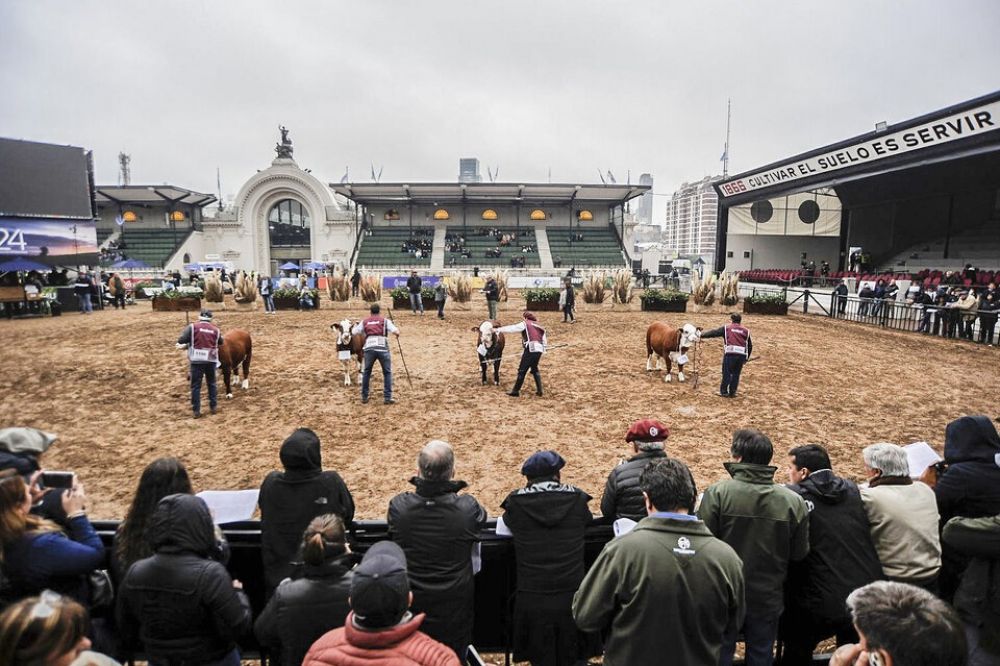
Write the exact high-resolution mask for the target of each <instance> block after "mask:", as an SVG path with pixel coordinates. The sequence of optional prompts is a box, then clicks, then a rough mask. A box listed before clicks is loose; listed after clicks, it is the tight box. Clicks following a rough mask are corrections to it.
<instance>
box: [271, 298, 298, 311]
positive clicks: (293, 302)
mask: <svg viewBox="0 0 1000 666" xmlns="http://www.w3.org/2000/svg"><path fill="white" fill-rule="evenodd" d="M274 309H275V310H298V309H299V299H297V298H275V299H274Z"/></svg>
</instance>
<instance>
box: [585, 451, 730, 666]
mask: <svg viewBox="0 0 1000 666" xmlns="http://www.w3.org/2000/svg"><path fill="white" fill-rule="evenodd" d="M639 487H640V488H641V490H642V493H643V497H644V500H645V504H646V511H647V513H648V515H647V517H646V518H643V519H642V520H641V521H639V524H638V525H636V526H635V529H633V530H632V531H631V532H629V533H628V534H625V535H624V536H621V537H618V538H616V539H614V540H613V541H611V542H610V543H608V544H607V545H606V546H605V547H604V550H602V551H601V554H600V555H598V557H597V560H596V561H595V562H594V564H593V566H592V567H591V568H590V571H588V572H587V576H586V577H585V578H584V579H583V583H581V585H580V589H579V590H578V591H577V593H576V595H575V596H574V598H573V617H574V618H575V619H576V624H577V626H578V627H580V629H582V630H583V631H605V632H606V636H607V638H606V644H605V652H604V664H606V666H643V665H646V664H650V665H652V664H662V663H665V662H667V661H669V662H671V663H677V664H715V663H718V662H719V661H720V655H721V656H724V654H723V652H724V650H725V649H727V647H726V645H725V638H724V637H725V636H726V635H728V634H729V633H730V632H732V633H734V634H735V631H736V629H737V628H738V627H739V626H740V625H741V624H742V623H743V616H744V610H745V605H744V577H743V567H742V564H741V563H740V558H739V557H738V556H737V555H736V553H735V552H734V551H733V549H732V548H731V547H730V546H729V545H727V544H726V543H724V542H722V541H720V540H719V539H716V538H715V537H713V536H712V533H711V532H710V531H709V530H708V527H707V526H706V525H705V524H704V523H703V522H701V521H700V520H698V519H697V518H696V517H695V516H694V515H692V513H693V511H694V504H695V496H696V494H697V490H696V488H695V484H694V479H693V478H692V476H691V472H690V470H688V468H687V466H686V465H685V464H684V463H682V462H681V461H679V460H676V459H673V458H668V459H663V460H655V461H653V462H652V463H650V464H649V465H647V466H646V468H645V469H644V470H643V472H642V476H641V477H640V479H639Z"/></svg>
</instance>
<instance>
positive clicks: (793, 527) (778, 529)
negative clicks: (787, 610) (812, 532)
mask: <svg viewBox="0 0 1000 666" xmlns="http://www.w3.org/2000/svg"><path fill="white" fill-rule="evenodd" d="M724 466H725V468H726V471H728V472H729V473H730V474H731V475H732V477H733V478H732V479H726V480H725V481H719V482H718V483H714V484H712V485H711V486H709V487H708V489H707V490H706V491H705V495H704V496H703V497H702V500H701V505H700V506H699V507H698V517H699V518H701V519H702V520H703V521H705V525H707V526H708V529H709V530H711V531H712V534H714V535H715V536H716V537H717V538H719V539H722V540H723V541H725V542H726V543H728V544H729V545H730V546H732V547H733V550H735V551H736V554H737V555H739V556H740V559H741V560H743V573H744V575H745V576H746V581H747V596H746V598H747V613H748V614H749V613H760V614H768V615H769V614H776V613H779V612H781V609H782V607H783V603H784V598H783V592H782V586H783V585H784V583H785V577H786V575H787V573H788V563H789V562H792V561H796V560H801V559H803V558H804V557H805V556H806V555H808V554H809V511H808V509H807V508H806V503H805V501H804V500H803V499H802V498H801V497H799V496H798V495H796V494H795V493H793V492H792V491H791V490H789V489H788V488H786V487H784V486H782V485H778V484H776V483H774V478H773V477H774V473H775V472H776V471H777V467H771V466H770V465H755V464H751V463H725V465H724Z"/></svg>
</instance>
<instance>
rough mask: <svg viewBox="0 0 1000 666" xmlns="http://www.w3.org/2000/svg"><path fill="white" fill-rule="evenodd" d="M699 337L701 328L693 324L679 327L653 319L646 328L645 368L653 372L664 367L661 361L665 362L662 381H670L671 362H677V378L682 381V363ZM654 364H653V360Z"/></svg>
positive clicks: (683, 363) (685, 360)
mask: <svg viewBox="0 0 1000 666" xmlns="http://www.w3.org/2000/svg"><path fill="white" fill-rule="evenodd" d="M700 338H701V329H700V328H695V326H694V325H693V324H684V326H683V327H681V328H674V327H673V326H668V325H667V324H664V323H663V322H660V321H654V322H653V323H652V324H650V325H649V328H647V329H646V370H647V371H648V372H653V371H655V370H661V369H664V368H663V366H662V365H661V362H664V361H665V362H666V371H667V372H666V374H664V375H663V381H665V382H669V381H670V372H671V365H672V363H676V364H677V380H678V381H681V382H682V381H684V379H685V377H684V365H685V364H686V363H687V361H688V357H687V352H688V349H690V348H691V346H692V345H694V344H696V343H697V342H698V340H699V339H700ZM654 359H655V360H656V364H655V365H654V364H653V360H654Z"/></svg>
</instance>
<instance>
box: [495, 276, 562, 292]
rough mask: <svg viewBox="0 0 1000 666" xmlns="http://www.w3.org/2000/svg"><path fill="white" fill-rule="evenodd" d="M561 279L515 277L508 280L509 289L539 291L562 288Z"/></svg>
mask: <svg viewBox="0 0 1000 666" xmlns="http://www.w3.org/2000/svg"><path fill="white" fill-rule="evenodd" d="M562 281H563V278H561V277H530V276H515V277H510V278H508V279H507V288H508V289H539V288H541V287H561V286H562Z"/></svg>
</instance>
